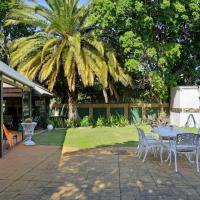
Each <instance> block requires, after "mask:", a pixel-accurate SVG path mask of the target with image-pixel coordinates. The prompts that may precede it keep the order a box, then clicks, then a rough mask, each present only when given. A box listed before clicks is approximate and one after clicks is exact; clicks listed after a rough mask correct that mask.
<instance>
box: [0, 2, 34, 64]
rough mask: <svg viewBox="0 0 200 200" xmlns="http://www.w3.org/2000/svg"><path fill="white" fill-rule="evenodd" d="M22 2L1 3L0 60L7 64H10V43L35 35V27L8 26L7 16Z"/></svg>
mask: <svg viewBox="0 0 200 200" xmlns="http://www.w3.org/2000/svg"><path fill="white" fill-rule="evenodd" d="M20 2H21V1H20V0H1V1H0V60H2V61H4V62H6V63H7V64H8V62H9V48H8V46H9V42H10V41H12V40H15V39H17V38H20V37H24V36H28V35H30V34H33V33H34V31H35V27H33V26H30V25H24V24H18V25H15V26H13V25H10V26H6V16H7V15H8V13H9V12H10V10H11V9H12V8H17V7H18V6H19V4H20Z"/></svg>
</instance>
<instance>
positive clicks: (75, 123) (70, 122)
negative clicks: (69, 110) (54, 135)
mask: <svg viewBox="0 0 200 200" xmlns="http://www.w3.org/2000/svg"><path fill="white" fill-rule="evenodd" d="M67 127H68V128H76V127H80V119H67Z"/></svg>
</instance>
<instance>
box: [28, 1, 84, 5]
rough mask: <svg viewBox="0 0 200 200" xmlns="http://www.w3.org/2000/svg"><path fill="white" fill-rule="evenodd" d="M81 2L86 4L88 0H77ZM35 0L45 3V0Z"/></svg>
mask: <svg viewBox="0 0 200 200" xmlns="http://www.w3.org/2000/svg"><path fill="white" fill-rule="evenodd" d="M24 1H25V2H31V0H24ZM79 1H80V3H81V4H86V3H87V2H88V0H79ZM37 2H39V3H41V4H43V5H44V4H45V3H44V2H45V0H37Z"/></svg>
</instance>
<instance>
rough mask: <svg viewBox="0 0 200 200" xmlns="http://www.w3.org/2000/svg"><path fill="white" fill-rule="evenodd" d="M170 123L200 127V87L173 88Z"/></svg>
mask: <svg viewBox="0 0 200 200" xmlns="http://www.w3.org/2000/svg"><path fill="white" fill-rule="evenodd" d="M170 123H171V124H172V125H175V126H180V127H183V126H189V127H198V128H200V87H199V86H179V87H174V88H171V102H170Z"/></svg>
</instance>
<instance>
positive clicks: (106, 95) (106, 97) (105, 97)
mask: <svg viewBox="0 0 200 200" xmlns="http://www.w3.org/2000/svg"><path fill="white" fill-rule="evenodd" d="M103 96H104V100H105V103H108V93H107V91H106V89H105V88H104V89H103Z"/></svg>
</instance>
